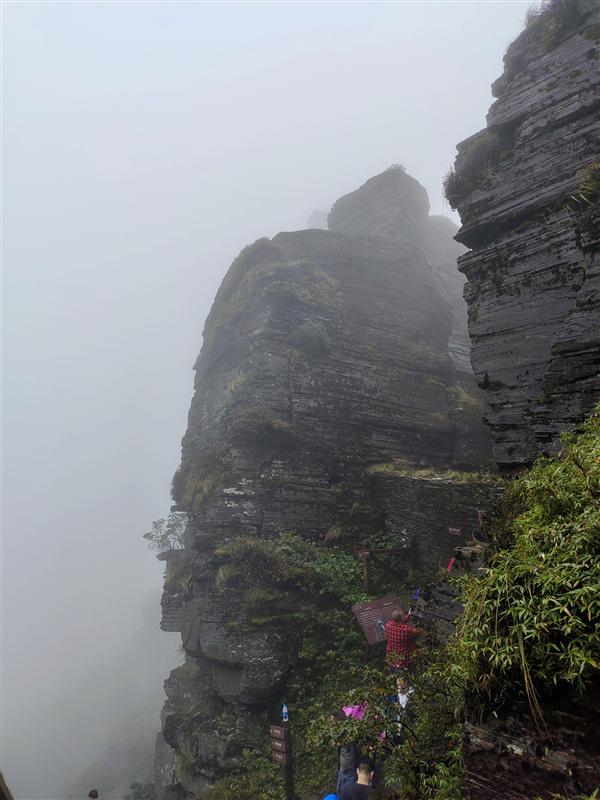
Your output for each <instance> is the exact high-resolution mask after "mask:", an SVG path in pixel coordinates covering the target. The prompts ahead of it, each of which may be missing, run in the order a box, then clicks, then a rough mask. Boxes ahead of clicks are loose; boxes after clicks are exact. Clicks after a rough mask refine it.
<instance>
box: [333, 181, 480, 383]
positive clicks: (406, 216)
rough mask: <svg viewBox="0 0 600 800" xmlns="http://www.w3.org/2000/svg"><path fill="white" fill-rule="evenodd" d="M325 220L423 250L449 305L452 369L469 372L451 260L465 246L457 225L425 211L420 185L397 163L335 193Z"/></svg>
mask: <svg viewBox="0 0 600 800" xmlns="http://www.w3.org/2000/svg"><path fill="white" fill-rule="evenodd" d="M327 221H328V224H329V228H330V230H333V231H339V232H340V233H352V234H358V235H364V236H378V237H385V238H389V239H395V240H397V241H401V242H405V243H407V244H412V245H414V246H415V247H418V248H419V249H420V250H421V251H422V252H423V253H424V255H425V257H426V259H427V260H428V261H429V263H430V264H431V266H432V267H433V273H434V277H435V280H436V286H437V290H438V291H439V293H440V294H441V295H442V296H443V297H445V298H446V300H448V302H449V304H450V306H451V309H452V320H453V321H452V330H451V333H450V338H449V341H448V351H449V353H450V357H451V358H452V360H453V362H454V366H455V367H456V368H457V369H458V370H461V371H463V372H465V373H467V374H468V375H469V376H471V374H472V372H471V362H470V344H469V334H468V330H467V305H466V303H465V302H464V300H463V287H464V283H465V279H464V276H462V275H461V274H460V273H459V272H458V270H457V269H456V260H457V258H458V257H459V256H460V255H461V254H462V253H464V252H465V250H466V248H465V247H464V246H463V245H461V244H459V243H458V242H455V241H454V240H453V238H452V237H453V236H454V235H455V234H456V232H457V230H458V227H457V226H456V225H455V224H454V223H453V222H452V220H450V219H448V217H443V216H430V215H429V198H428V197H427V192H426V191H425V189H424V188H423V187H422V186H421V184H420V183H419V182H418V181H416V180H415V179H414V178H412V177H411V176H410V175H408V174H407V173H406V172H405V171H404V169H403V168H402V167H391V168H390V169H387V170H386V171H385V172H382V173H381V175H376V176H375V177H374V178H371V179H370V180H368V181H367V182H366V183H365V184H363V186H361V187H360V189H357V190H356V191H355V192H351V193H350V194H347V195H345V196H344V197H341V198H340V199H339V200H338V201H337V202H336V203H335V204H334V206H333V208H332V209H331V212H330V213H329V217H328V219H327Z"/></svg>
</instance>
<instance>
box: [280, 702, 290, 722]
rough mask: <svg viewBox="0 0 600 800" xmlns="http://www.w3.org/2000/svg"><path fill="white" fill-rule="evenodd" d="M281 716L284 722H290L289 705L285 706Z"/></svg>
mask: <svg viewBox="0 0 600 800" xmlns="http://www.w3.org/2000/svg"><path fill="white" fill-rule="evenodd" d="M281 716H282V718H283V721H284V722H287V721H288V719H289V716H288V710H287V705H286V704H285V703H284V704H283V714H282V715H281Z"/></svg>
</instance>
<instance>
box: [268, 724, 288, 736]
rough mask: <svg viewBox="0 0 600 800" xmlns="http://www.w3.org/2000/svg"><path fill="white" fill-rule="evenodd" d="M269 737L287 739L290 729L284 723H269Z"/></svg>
mask: <svg viewBox="0 0 600 800" xmlns="http://www.w3.org/2000/svg"><path fill="white" fill-rule="evenodd" d="M269 732H270V734H271V739H288V738H289V735H290V729H289V728H288V727H286V726H285V725H271V726H270V728H269Z"/></svg>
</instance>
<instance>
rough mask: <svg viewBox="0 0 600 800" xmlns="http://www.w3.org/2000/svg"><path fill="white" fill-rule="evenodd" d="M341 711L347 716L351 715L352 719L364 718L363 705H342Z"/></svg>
mask: <svg viewBox="0 0 600 800" xmlns="http://www.w3.org/2000/svg"><path fill="white" fill-rule="evenodd" d="M342 711H343V712H344V714H345V715H346V716H347V717H352V719H358V720H361V719H364V716H365V706H363V705H358V706H343V707H342Z"/></svg>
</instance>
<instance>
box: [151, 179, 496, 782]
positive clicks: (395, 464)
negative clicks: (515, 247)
mask: <svg viewBox="0 0 600 800" xmlns="http://www.w3.org/2000/svg"><path fill="white" fill-rule="evenodd" d="M428 212H429V203H428V200H427V195H426V192H425V190H424V189H423V188H422V187H421V186H420V185H419V184H418V183H417V181H415V180H414V179H413V178H411V177H410V176H408V175H406V174H405V172H404V171H403V170H402V169H392V170H388V171H387V172H385V173H383V174H382V175H380V176H377V177H376V178H373V179H372V180H371V181H368V182H367V184H365V186H363V187H361V189H359V190H358V191H357V192H355V193H353V194H351V195H348V196H347V197H345V198H342V199H341V200H339V201H338V202H337V203H336V204H335V206H334V207H333V209H332V212H331V214H330V216H329V227H330V229H329V230H328V231H325V230H305V231H299V232H295V233H281V234H279V235H277V236H275V237H274V238H273V239H271V240H268V239H261V240H259V241H257V242H255V243H254V244H253V245H251V246H250V247H248V248H246V249H245V250H244V251H243V252H242V253H241V254H240V256H239V257H238V258H237V259H236V261H235V262H234V263H233V265H232V266H231V268H230V270H229V272H228V273H227V276H226V277H225V279H224V281H223V284H222V286H221V288H220V289H219V292H218V294H217V297H216V299H215V303H214V305H213V308H212V310H211V312H210V314H209V317H208V319H207V322H206V326H205V330H204V343H203V347H202V351H201V354H200V357H199V359H198V362H197V364H196V367H195V369H196V384H195V394H194V398H193V401H192V406H191V410H190V414H189V420H188V429H187V432H186V434H185V436H184V439H183V447H182V463H181V467H180V469H179V470H178V472H177V474H176V475H175V478H174V481H173V498H174V500H175V503H176V506H175V508H176V509H177V510H178V511H184V512H187V514H188V519H189V522H188V526H187V531H186V538H185V548H184V549H183V550H182V551H174V552H171V553H168V554H166V555H165V558H166V560H167V574H166V580H165V590H164V595H163V627H164V628H165V629H167V630H180V631H181V632H182V639H183V648H184V651H185V655H186V662H185V664H184V665H183V666H182V667H179V668H177V669H175V670H174V671H173V672H172V673H171V675H170V677H169V679H168V680H167V681H166V684H165V688H166V692H167V702H166V704H165V708H164V711H163V738H164V740H161V742H160V746H159V758H158V760H157V767H158V771H157V774H158V775H159V777H160V778H161V780H163V781H164V779H165V776H166V774H167V773H169V774H170V775H171V779H172V780H174V781H176V782H178V783H179V785H180V787H183V789H185V790H188V791H193V792H196V793H198V792H202V790H203V787H205V786H208V785H210V784H211V783H212V782H213V781H214V780H215V779H216V778H217V777H218V776H219V775H221V774H223V773H224V772H227V771H228V770H231V769H232V768H235V767H236V766H237V765H238V764H239V762H240V756H241V752H242V749H243V747H247V746H252V745H254V746H257V745H258V744H259V743H260V742H261V741H262V740H263V738H264V736H265V732H266V730H267V721H268V718H269V715H270V714H271V713H272V711H273V703H274V702H276V701H277V700H278V699H279V698H281V697H282V693H283V691H284V689H285V686H286V683H287V681H288V678H289V676H290V674H292V673H293V670H294V666H295V663H296V661H297V658H298V652H299V651H300V649H301V648H302V634H303V632H302V631H301V630H294V631H291V630H289V626H288V629H287V630H286V629H285V626H283V627H282V626H278V625H275V624H273V623H272V622H269V621H268V619H262V620H258V621H256V620H254V621H251V620H245V619H244V620H242V611H241V610H240V601H239V595H238V596H236V594H235V592H233V591H231V590H230V589H228V588H227V572H226V569H227V567H225V572H224V571H223V569H224V568H223V562H222V560H220V557H219V554H220V553H222V552H223V547H224V546H225V547H230V546H231V543H232V542H235V541H239V537H246V538H247V537H251V538H252V539H255V540H261V541H273V540H274V539H276V537H278V536H279V535H281V534H282V532H286V531H287V532H293V533H294V534H296V535H299V536H301V537H303V538H304V539H306V540H310V541H321V542H322V541H325V540H327V541H329V542H339V543H340V544H339V547H342V548H345V549H346V550H347V551H352V548H356V546H357V543H359V542H360V541H361V539H362V537H365V536H366V535H368V534H369V533H373V532H377V531H385V532H386V535H388V536H390V537H392V539H393V540H394V541H395V542H396V543H397V546H399V547H405V548H406V552H407V558H408V557H410V559H411V562H412V563H413V566H419V567H420V568H425V567H430V568H435V567H437V566H438V565H439V564H440V563H442V564H444V563H445V562H446V560H447V558H448V556H449V554H451V552H452V550H453V548H454V547H455V546H456V544H457V536H456V530H457V529H463V530H464V531H465V535H466V532H467V531H469V529H473V528H475V526H476V524H477V522H476V517H477V515H476V508H477V504H478V498H477V486H478V481H479V478H478V473H479V470H480V469H481V468H482V467H485V466H486V465H487V461H488V434H487V429H486V428H485V427H484V426H483V425H482V423H481V421H480V417H481V413H482V410H483V403H482V401H481V399H480V397H479V396H478V394H477V389H476V387H475V384H474V380H473V378H472V375H470V374H469V373H468V372H467V370H466V369H465V347H466V344H465V330H464V319H465V313H464V305H463V301H462V298H461V297H460V290H461V284H462V279H461V277H460V276H458V277H456V276H455V275H454V273H453V272H452V264H453V261H454V258H455V255H456V252H457V246H456V244H455V243H453V242H452V240H451V234H452V233H453V232H454V231H453V230H452V223H450V222H449V221H448V220H445V219H443V218H437V217H430V216H429V213H428ZM449 528H453V529H455V530H454V531H450V530H449ZM460 535H461V534H460V533H459V538H460ZM335 546H338V545H335ZM277 602H279V601H277ZM282 602H283V606H282V610H283V611H285V608H284V607H285V598H284V599H283V601H282ZM294 602H296V603H297V602H302V599H301V598H295V599H294ZM288 603H289V598H288ZM273 606H274V601H272V602H271V608H270V609H269V611H270V612H272V611H273ZM288 607H289V606H288ZM348 613H349V609H348ZM270 618H271V617H269V619H270ZM242 621H243V625H241V626H240V622H242ZM165 743H166V744H165ZM171 748H172V750H171ZM173 751H174V754H175V760H174V761H173V764H174V769H175V772H174V773H173V770H172V769H171V759H172V755H173ZM167 764H168V768H167ZM183 789H182V790H183Z"/></svg>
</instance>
